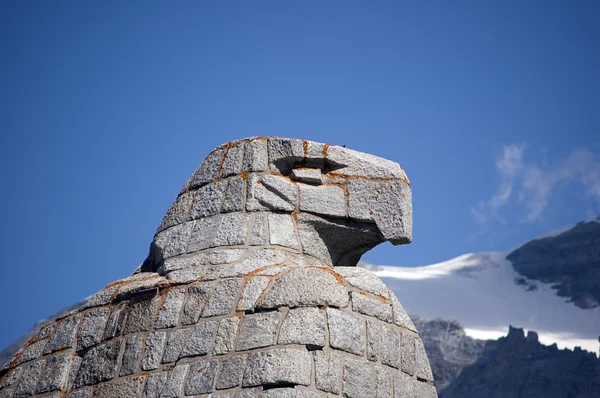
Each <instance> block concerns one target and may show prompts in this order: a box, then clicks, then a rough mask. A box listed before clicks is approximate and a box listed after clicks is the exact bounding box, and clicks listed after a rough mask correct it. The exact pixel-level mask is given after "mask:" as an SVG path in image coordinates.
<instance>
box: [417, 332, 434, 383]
mask: <svg viewBox="0 0 600 398" xmlns="http://www.w3.org/2000/svg"><path fill="white" fill-rule="evenodd" d="M415 373H416V374H417V377H418V378H419V379H423V380H428V381H431V382H432V381H433V373H432V372H431V366H430V365H429V360H428V359H427V354H426V352H425V346H424V345H423V340H421V339H419V338H417V339H416V340H415Z"/></svg>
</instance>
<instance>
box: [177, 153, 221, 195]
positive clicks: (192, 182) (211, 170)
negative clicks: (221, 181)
mask: <svg viewBox="0 0 600 398" xmlns="http://www.w3.org/2000/svg"><path fill="white" fill-rule="evenodd" d="M224 155H225V151H224V150H222V149H219V150H215V151H212V152H211V153H210V154H209V155H208V156H207V157H206V159H204V161H203V162H202V164H200V166H198V168H197V169H196V171H194V174H192V176H191V177H190V179H189V181H188V182H187V183H186V185H185V186H184V190H186V189H189V190H194V189H196V188H200V187H202V186H204V185H206V184H208V183H209V182H212V181H213V180H214V179H215V178H217V172H218V170H219V166H220V165H221V162H223V156H224Z"/></svg>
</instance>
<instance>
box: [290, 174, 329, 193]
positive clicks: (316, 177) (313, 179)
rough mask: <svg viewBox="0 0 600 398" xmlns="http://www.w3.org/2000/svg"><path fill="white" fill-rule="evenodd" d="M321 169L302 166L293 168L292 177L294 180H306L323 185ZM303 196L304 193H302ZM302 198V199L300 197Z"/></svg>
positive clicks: (308, 182) (305, 181)
mask: <svg viewBox="0 0 600 398" xmlns="http://www.w3.org/2000/svg"><path fill="white" fill-rule="evenodd" d="M321 173H322V171H321V169H313V168H308V167H302V168H297V169H293V170H292V174H290V177H291V178H292V180H294V181H300V182H304V183H306V184H316V185H321V184H322V183H323V177H322V175H321ZM300 195H301V196H302V194H300ZM300 200H302V199H300Z"/></svg>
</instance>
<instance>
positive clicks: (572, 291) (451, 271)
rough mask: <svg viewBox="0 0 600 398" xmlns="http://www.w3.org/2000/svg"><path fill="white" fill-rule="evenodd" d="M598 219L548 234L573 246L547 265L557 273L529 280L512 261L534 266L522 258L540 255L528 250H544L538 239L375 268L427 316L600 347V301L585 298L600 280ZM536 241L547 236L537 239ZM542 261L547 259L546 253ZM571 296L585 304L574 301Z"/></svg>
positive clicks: (483, 334)
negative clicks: (599, 303) (501, 248)
mask: <svg viewBox="0 0 600 398" xmlns="http://www.w3.org/2000/svg"><path fill="white" fill-rule="evenodd" d="M588 224H592V225H591V226H590V225H588ZM596 225H598V226H600V224H599V223H597V222H595V221H592V222H590V223H580V224H578V225H577V226H575V227H574V228H571V229H569V230H567V231H563V232H561V233H558V234H557V235H555V236H553V237H548V238H545V239H541V241H544V242H546V244H549V245H550V246H552V245H555V244H556V245H558V244H559V243H560V242H568V243H564V245H565V246H564V247H566V248H568V249H565V250H564V251H561V253H563V256H562V257H561V258H560V261H557V262H556V264H554V265H555V266H548V267H546V268H550V269H552V270H553V271H552V272H551V273H550V274H551V275H553V277H552V279H547V278H542V277H541V276H540V275H539V274H535V273H528V274H527V275H531V276H532V278H528V277H527V276H525V275H522V274H521V273H519V272H518V271H517V270H515V268H514V267H513V264H512V262H511V261H509V260H508V259H507V257H509V258H513V259H514V258H517V259H521V260H520V261H521V262H519V264H522V263H527V264H529V268H531V269H535V266H533V265H531V264H533V261H525V260H522V259H524V258H525V259H531V258H533V257H535V256H532V255H531V254H529V255H527V253H529V251H530V250H533V251H534V252H535V251H536V250H537V246H535V245H534V249H531V247H532V245H530V244H526V245H523V246H521V247H520V248H519V249H517V250H515V251H512V252H511V251H507V252H490V253H471V254H465V255H462V256H459V257H456V258H454V259H451V260H448V261H444V262H442V263H438V264H433V265H429V266H424V267H416V268H406V267H395V266H370V268H372V269H373V270H374V271H375V273H376V274H377V275H378V276H379V277H381V278H382V279H383V280H384V282H385V283H386V284H387V285H388V286H389V287H390V289H392V290H393V291H394V293H396V295H397V296H398V298H399V299H400V301H401V302H402V304H403V305H404V307H405V308H406V309H407V310H408V311H409V312H411V313H415V314H418V315H419V316H422V317H425V318H428V319H434V318H440V317H442V318H446V319H455V320H457V321H459V322H460V323H461V324H462V325H464V327H465V332H466V334H467V336H470V337H473V338H478V339H496V338H499V337H501V336H505V335H506V334H507V332H508V325H515V326H517V327H521V328H524V329H527V330H535V331H537V332H538V333H539V338H540V341H541V342H542V343H544V344H548V345H550V344H553V343H557V345H558V347H560V348H574V347H576V346H579V347H582V348H583V349H586V350H588V351H590V352H594V353H595V352H597V350H598V335H600V306H595V307H593V306H591V305H588V306H585V307H586V308H582V307H583V306H582V305H581V303H582V299H580V298H583V297H595V290H594V289H595V288H596V287H597V286H598V285H599V284H600V282H599V281H596V279H595V278H596V276H595V275H597V272H598V268H600V266H599V265H598V264H597V263H596V257H595V254H594V253H596V251H598V250H600V244H599V243H597V241H596ZM582 226H583V227H585V231H587V233H585V231H583V230H582V228H583V227H582ZM598 231H600V230H598ZM548 239H552V240H548ZM536 241H540V240H534V241H532V242H536ZM530 243H531V242H530ZM515 253H516V254H515ZM582 253H586V254H582ZM585 259H588V260H589V262H587V263H586V262H585ZM571 260H572V262H573V263H576V264H577V267H575V268H576V270H577V271H576V272H571V271H573V269H571V268H569V266H568V265H569V264H570V263H571ZM538 261H539V262H540V263H541V264H545V263H544V261H545V260H544V258H541V259H538ZM367 267H368V265H367ZM540 267H541V266H540ZM575 268H574V269H575ZM585 275H588V276H589V278H588V279H589V280H588V281H587V282H588V283H584V282H585V281H583V279H585ZM547 282H549V283H547ZM557 285H558V286H557ZM557 288H558V289H559V290H558V292H557V290H556V289H557ZM561 289H562V290H561ZM565 292H568V294H567V293H565ZM557 293H558V294H563V295H566V296H568V297H567V298H565V297H560V296H559V295H558V294H557ZM571 298H573V300H574V301H575V302H576V303H577V304H579V306H577V305H575V302H571V301H569V300H570V299H571ZM586 302H587V303H590V301H589V300H588V301H586Z"/></svg>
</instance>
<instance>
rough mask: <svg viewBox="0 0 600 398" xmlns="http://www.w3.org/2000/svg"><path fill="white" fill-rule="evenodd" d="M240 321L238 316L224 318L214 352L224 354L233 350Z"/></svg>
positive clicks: (219, 328) (216, 337)
mask: <svg viewBox="0 0 600 398" xmlns="http://www.w3.org/2000/svg"><path fill="white" fill-rule="evenodd" d="M239 322H240V320H239V318H237V317H231V318H226V319H222V320H221V321H220V322H219V326H218V328H217V334H216V336H215V345H214V347H213V354H215V355H223V354H227V353H228V352H230V351H233V349H234V347H235V340H236V336H237V330H238V325H239Z"/></svg>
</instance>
